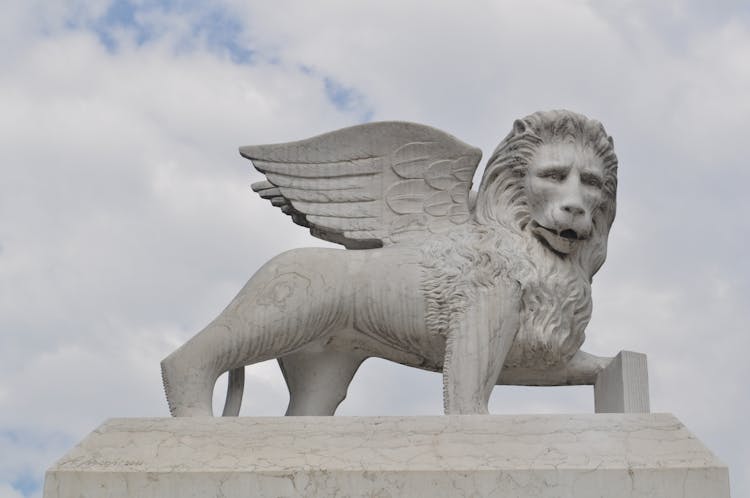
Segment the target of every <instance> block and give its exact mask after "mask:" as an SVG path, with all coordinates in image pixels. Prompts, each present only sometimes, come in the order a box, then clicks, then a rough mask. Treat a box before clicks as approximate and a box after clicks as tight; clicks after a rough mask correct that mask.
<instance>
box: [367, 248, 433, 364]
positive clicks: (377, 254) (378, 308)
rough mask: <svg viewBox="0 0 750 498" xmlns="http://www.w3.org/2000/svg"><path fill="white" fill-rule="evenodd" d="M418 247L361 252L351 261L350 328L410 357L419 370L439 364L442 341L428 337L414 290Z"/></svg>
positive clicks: (417, 276) (418, 295)
mask: <svg viewBox="0 0 750 498" xmlns="http://www.w3.org/2000/svg"><path fill="white" fill-rule="evenodd" d="M419 258H420V251H419V250H418V248H411V247H398V248H386V249H377V250H368V251H362V253H361V254H360V255H358V257H357V258H356V260H354V261H353V263H354V265H355V268H352V270H353V274H354V275H353V276H352V281H353V283H354V284H355V288H354V296H353V297H354V311H353V327H354V329H356V330H357V331H358V332H359V333H361V334H364V335H366V336H368V337H369V338H370V339H372V340H374V341H376V342H379V343H381V344H383V345H384V346H386V348H392V349H395V350H397V351H401V352H405V353H409V354H411V355H416V356H418V357H419V358H420V359H419V360H418V361H421V363H423V365H415V366H423V367H425V368H430V365H432V366H433V368H436V367H438V366H439V365H440V364H442V357H443V353H444V350H445V340H444V338H443V337H441V336H439V335H435V334H428V332H427V328H426V326H425V320H424V318H425V309H426V305H425V300H424V296H423V294H422V291H421V290H420V284H421V267H420V264H419Z"/></svg>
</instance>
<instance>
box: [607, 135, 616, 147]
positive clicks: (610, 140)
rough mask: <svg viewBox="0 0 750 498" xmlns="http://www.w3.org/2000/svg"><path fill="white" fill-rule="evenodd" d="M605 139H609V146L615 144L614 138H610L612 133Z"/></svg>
mask: <svg viewBox="0 0 750 498" xmlns="http://www.w3.org/2000/svg"><path fill="white" fill-rule="evenodd" d="M607 140H609V146H610V147H614V146H615V139H614V138H612V135H610V136H608V137H607Z"/></svg>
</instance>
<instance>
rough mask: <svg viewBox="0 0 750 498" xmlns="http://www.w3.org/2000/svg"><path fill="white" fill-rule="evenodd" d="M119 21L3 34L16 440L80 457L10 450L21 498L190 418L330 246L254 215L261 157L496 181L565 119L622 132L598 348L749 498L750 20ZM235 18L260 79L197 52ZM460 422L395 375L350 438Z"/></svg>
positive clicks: (4, 352) (370, 371)
mask: <svg viewBox="0 0 750 498" xmlns="http://www.w3.org/2000/svg"><path fill="white" fill-rule="evenodd" d="M108 5H109V3H108V2H105V1H101V2H84V1H78V2H35V3H33V2H26V3H22V2H15V3H12V4H11V5H10V6H8V8H7V9H6V10H4V15H3V17H2V19H0V43H2V44H3V45H4V46H6V45H7V46H9V47H13V50H12V51H2V52H0V108H2V109H3V112H2V113H0V149H2V151H3V164H2V165H0V172H1V175H2V179H3V181H2V182H0V328H1V330H2V333H1V334H0V358H2V361H1V362H0V431H2V430H7V431H16V432H18V433H19V434H25V435H26V436H24V437H26V438H27V439H29V440H31V439H33V438H32V437H31V436H28V435H29V434H33V435H35V437H40V435H41V436H44V437H50V438H52V439H53V440H54V441H55V443H54V444H50V445H47V446H43V447H42V446H38V445H35V444H33V443H28V444H26V445H25V446H24V443H23V441H22V442H20V443H12V444H11V443H8V442H7V441H5V442H2V441H0V443H1V444H3V445H4V447H3V448H0V450H3V451H0V454H6V453H7V454H10V451H12V453H13V455H14V456H15V460H14V462H13V465H12V466H8V467H7V468H8V469H10V470H8V471H6V472H5V473H0V496H4V495H3V494H2V493H5V494H6V495H7V494H9V496H16V495H13V494H10V493H15V491H13V490H12V488H11V487H9V484H2V483H3V482H5V483H9V482H12V481H13V479H14V476H17V475H20V474H22V473H29V472H34V473H37V474H38V475H41V471H42V470H43V469H44V468H46V467H47V466H48V465H49V464H50V463H51V462H52V460H54V459H55V458H57V457H59V456H60V454H61V453H62V452H63V451H64V450H65V449H66V447H67V446H68V445H69V444H70V441H75V440H77V439H80V437H82V436H83V435H84V434H85V433H86V432H88V431H89V430H90V429H92V428H93V426H95V425H96V424H98V423H99V422H100V421H102V420H103V419H104V418H106V417H112V416H146V415H164V414H166V405H165V403H164V401H163V399H162V393H161V386H160V383H159V368H158V362H159V360H160V359H161V358H162V357H163V356H164V355H166V354H167V353H169V352H170V351H171V350H172V349H174V348H175V347H176V346H177V345H178V344H179V343H181V342H183V341H184V340H186V339H187V338H188V337H189V336H191V335H192V334H193V333H195V332H196V331H197V330H199V329H200V328H201V327H202V326H203V325H205V324H206V323H207V322H208V321H209V320H210V319H211V318H213V316H214V315H215V314H216V313H217V312H218V311H219V310H221V309H222V307H223V306H224V305H225V304H226V303H227V302H228V301H229V299H230V298H231V297H232V296H233V294H234V293H235V292H236V291H237V289H239V288H240V286H241V285H242V284H243V283H244V281H245V280H246V279H247V278H248V277H249V276H250V275H251V274H252V272H253V271H255V270H256V269H257V268H258V267H259V266H260V264H262V263H263V262H264V261H265V260H267V259H268V258H270V257H271V256H273V255H274V254H276V253H278V252H280V251H281V250H283V249H286V248H290V247H298V246H304V245H311V244H318V243H319V242H317V241H315V240H314V239H311V238H310V237H309V236H307V235H306V234H305V233H304V231H303V230H301V229H300V228H298V227H295V226H294V225H292V224H291V223H290V222H289V221H287V219H286V218H285V217H283V216H281V215H280V214H279V213H278V212H276V210H275V209H274V208H272V207H271V206H269V205H268V204H267V203H266V202H265V201H261V200H260V199H257V198H256V197H255V195H254V194H253V193H252V192H251V191H250V190H249V184H250V183H251V182H252V181H254V179H257V176H251V174H250V172H249V171H250V165H249V164H248V163H247V162H246V161H244V160H242V159H241V158H240V157H239V156H238V154H237V150H236V149H237V146H239V145H243V144H251V143H266V142H278V141H287V140H294V139H299V138H303V137H307V136H310V135H313V134H316V133H320V132H323V131H327V130H330V129H334V128H337V127H341V126H345V125H349V124H353V123H355V122H358V121H359V120H361V119H362V117H363V116H366V115H368V114H369V113H372V115H373V116H374V118H375V119H406V120H414V121H420V122H425V123H428V124H431V125H434V126H437V127H439V128H443V129H445V130H446V131H449V132H451V133H453V134H455V135H457V136H458V137H459V138H462V139H464V140H466V141H468V142H469V143H473V144H475V145H478V146H481V147H482V148H483V149H484V151H485V155H487V154H488V153H489V152H490V150H491V149H492V148H493V147H494V146H495V144H496V142H497V141H498V140H499V139H500V138H501V137H502V136H504V134H505V133H506V132H507V130H508V129H509V127H510V124H511V122H512V120H513V119H514V118H516V117H519V116H521V115H524V114H527V113H530V112H532V111H535V110H537V109H544V108H551V107H569V108H572V109H574V110H579V111H582V112H585V113H587V114H589V115H591V116H593V117H597V118H599V119H601V120H602V121H603V122H604V123H605V125H606V126H607V129H608V130H609V132H610V133H612V134H613V135H614V137H615V144H616V147H617V150H618V154H619V156H620V161H621V166H620V190H619V199H618V202H619V205H618V219H617V221H616V222H615V226H614V229H613V232H612V237H611V240H610V254H609V261H608V262H607V264H606V265H605V266H604V268H603V270H602V272H601V273H600V274H599V275H597V277H596V279H595V284H594V300H595V312H594V313H595V314H594V318H593V320H592V323H591V325H590V327H589V330H588V337H589V339H588V341H587V344H586V348H587V349H589V350H591V351H593V352H596V353H600V354H612V353H614V352H616V351H617V350H619V349H634V350H638V351H643V352H646V353H648V354H649V360H650V367H651V370H650V374H651V387H652V405H653V406H654V408H655V409H658V410H663V411H671V412H674V413H676V414H677V416H678V417H679V418H681V419H682V420H683V421H685V422H686V423H687V424H688V426H689V428H690V429H692V430H693V431H694V432H696V433H697V435H698V436H699V437H700V438H702V439H703V440H704V441H705V442H706V443H707V445H708V446H709V447H710V448H712V449H713V450H714V451H716V452H717V453H718V454H719V456H720V457H721V458H723V459H724V460H725V461H727V462H728V463H729V464H730V466H731V473H732V479H733V484H732V485H733V491H734V493H735V495H737V496H739V495H742V494H743V493H742V491H743V490H750V481H748V479H747V477H745V475H746V474H747V472H743V471H745V470H747V469H748V462H750V454H748V450H747V449H745V448H744V447H743V441H744V440H746V439H747V437H748V436H749V434H748V433H747V431H746V430H745V429H744V421H743V420H741V418H740V417H741V414H743V413H745V412H746V411H747V409H748V408H750V406H748V398H747V394H746V389H745V388H744V387H743V386H742V384H741V382H740V380H741V379H743V378H746V377H747V376H748V375H750V366H748V365H747V362H746V361H744V354H745V352H746V351H747V350H748V347H750V340H749V339H748V338H747V334H746V333H745V328H746V324H747V323H748V320H749V319H750V316H749V315H750V313H749V312H748V311H747V310H746V309H745V308H746V306H744V303H746V302H747V300H748V293H749V292H750V288H748V287H749V284H750V279H748V276H749V275H750V271H749V270H750V265H749V264H748V263H747V261H746V258H745V257H744V252H745V246H746V242H747V237H748V234H750V225H749V224H748V221H747V218H746V217H745V216H743V215H744V214H745V213H746V212H747V201H746V197H747V196H746V191H745V189H746V187H745V185H747V184H748V180H749V179H750V178H748V174H747V169H746V164H745V163H746V161H745V159H744V158H745V155H746V154H745V151H744V147H743V145H744V135H743V134H745V133H746V130H747V129H750V96H748V94H747V88H750V66H748V65H747V63H746V62H745V60H746V54H747V53H749V52H750V30H749V29H748V23H747V19H746V18H744V17H732V16H731V15H729V14H725V15H723V16H722V15H720V14H719V13H717V12H715V9H713V10H712V12H711V13H708V14H705V15H704V12H702V11H701V9H702V7H701V6H700V5H696V4H694V3H687V2H678V1H675V2H671V3H669V4H668V5H666V6H658V7H657V6H653V4H652V3H651V2H640V1H638V2H635V1H628V2H584V1H571V2H566V3H559V2H541V1H532V2H529V1H523V2H521V1H504V2H473V3H463V4H460V3H455V2H432V3H429V4H426V3H424V2H416V1H401V2H392V3H389V2H385V3H384V2H377V3H375V2H373V3H367V2H358V3H353V2H336V1H326V2H314V3H312V2H297V1H292V0H284V1H283V2H275V3H273V4H270V3H263V2H250V3H247V2H236V1H233V0H227V1H226V2H222V3H221V4H212V5H210V6H200V7H194V8H192V9H191V8H190V7H188V6H184V7H181V8H179V9H178V8H175V9H172V10H169V9H166V8H160V7H158V6H156V7H155V6H153V5H151V6H149V7H146V6H145V4H144V5H143V6H141V7H140V10H138V11H137V12H136V19H137V22H139V23H140V24H141V25H142V26H146V27H147V28H148V30H149V33H150V34H151V37H150V38H149V39H148V40H146V41H145V42H144V41H143V40H139V39H138V36H137V32H136V30H134V29H132V26H129V25H128V24H127V23H125V24H122V23H121V24H120V25H119V26H117V27H113V26H106V25H102V22H101V18H102V15H104V13H105V12H106V11H107V7H108ZM222 6H224V8H226V9H227V10H226V11H225V12H224V14H223V15H224V17H225V18H227V19H229V20H231V21H233V22H236V25H237V26H235V28H236V33H235V32H234V31H233V32H232V33H230V34H228V35H227V36H230V35H231V36H232V37H235V36H236V38H233V40H234V42H235V43H236V44H238V45H241V46H243V47H245V48H247V49H249V50H250V51H251V52H252V54H253V55H252V56H250V59H251V60H252V61H253V62H252V64H238V63H236V62H234V61H233V59H232V50H231V47H230V48H227V47H226V46H225V47H223V48H222V46H220V44H219V45H218V46H217V44H216V42H214V41H212V39H211V36H212V35H211V32H210V31H206V30H203V31H201V30H198V34H197V35H195V36H194V37H192V38H191V33H192V32H193V28H194V26H195V23H196V22H199V21H200V19H202V16H204V15H205V13H206V12H208V11H210V10H211V9H212V8H213V9H215V10H216V9H220V8H221V7H222ZM730 7H731V5H730V4H726V5H724V8H725V9H729V8H730ZM704 10H705V9H704ZM542 11H543V12H544V13H545V15H544V17H543V18H542V17H541V16H540V15H539V12H542ZM704 18H705V19H704ZM72 21H74V22H72ZM70 26H74V28H71V27H70ZM93 28H96V29H98V30H100V31H101V30H102V29H105V30H107V34H108V36H110V37H112V40H114V42H115V44H116V49H111V48H107V46H105V44H103V43H102V41H101V39H100V38H99V35H97V34H96V32H95V30H94V29H93ZM206 29H208V28H206ZM11 52H12V55H13V57H10V54H11ZM326 80H328V84H329V88H328V91H330V90H331V88H330V87H331V86H333V87H335V88H339V89H343V91H344V93H343V94H342V95H343V96H344V97H346V95H347V93H346V92H347V91H350V92H351V96H352V98H351V101H350V103H351V106H350V107H349V108H347V106H346V105H338V106H337V105H336V103H334V102H332V101H331V100H330V98H329V96H327V89H326ZM250 372H251V373H250V376H249V379H248V388H247V395H246V402H245V407H244V408H243V413H246V414H274V413H277V414H280V413H281V412H283V410H284V405H285V403H286V394H285V393H284V384H283V379H281V376H280V374H279V373H278V370H277V369H276V367H275V364H274V362H269V363H265V364H262V365H260V366H256V367H254V368H252V369H250ZM738 379H739V380H738ZM217 391H221V387H219V388H218V389H217ZM219 397H220V395H219V393H218V392H217V403H220V401H218V398H219ZM441 406H442V400H441V385H440V376H439V375H437V374H430V373H427V372H414V371H412V370H409V369H406V368H405V367H399V366H388V365H387V364H386V363H385V362H382V361H379V360H370V361H368V362H367V363H365V365H364V366H363V367H362V369H361V371H360V372H359V374H358V376H357V378H356V379H355V381H354V383H353V385H352V389H351V394H350V397H349V399H347V401H345V403H344V404H343V405H342V408H341V413H346V414H365V413H382V414H385V413H391V414H393V413H439V412H440V409H441ZM492 408H493V410H494V411H497V412H505V411H512V412H519V411H571V410H572V411H589V410H590V408H591V394H590V390H588V389H586V388H578V389H573V390H565V389H558V390H547V389H543V390H524V389H520V390H519V389H515V390H514V389H503V390H498V392H497V393H495V394H494V395H493V401H492ZM742 431H745V432H742ZM50 434H57V435H58V436H50ZM60 434H63V436H59V435H60ZM66 438H70V441H68V440H67V439H66ZM5 448H8V449H9V451H8V452H6V451H4V449H5ZM0 463H5V462H2V461H0ZM0 467H3V465H0ZM2 486H4V487H2ZM738 493H739V494H738Z"/></svg>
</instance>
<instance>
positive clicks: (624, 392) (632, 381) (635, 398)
mask: <svg viewBox="0 0 750 498" xmlns="http://www.w3.org/2000/svg"><path fill="white" fill-rule="evenodd" d="M594 411H596V413H648V412H649V411H650V407H649V395H648V368H647V366H646V355H645V354H641V353H634V352H632V351H621V352H620V354H618V355H617V356H615V358H614V359H613V360H612V361H611V362H610V363H609V364H608V365H607V367H606V368H605V369H604V370H602V371H601V372H600V373H599V375H598V376H597V377H596V383H595V384H594Z"/></svg>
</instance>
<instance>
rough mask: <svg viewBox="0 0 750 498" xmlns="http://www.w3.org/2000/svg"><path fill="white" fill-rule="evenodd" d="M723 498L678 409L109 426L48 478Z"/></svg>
mask: <svg viewBox="0 0 750 498" xmlns="http://www.w3.org/2000/svg"><path fill="white" fill-rule="evenodd" d="M100 496H107V497H112V498H115V497H136V496H137V497H140V498H168V497H169V498H171V497H180V498H187V497H209V496H211V497H213V496H216V497H219V496H220V497H225V498H230V497H243V498H246V497H266V496H268V497H303V496H304V497H308V496H325V497H328V496H336V497H349V496H351V497H354V496H363V497H364V496H367V497H377V498H386V497H398V496H405V497H421V496H430V497H456V496H498V497H499V496H502V497H519V498H520V497H534V498H537V497H544V498H552V497H555V498H567V497H570V498H573V497H575V498H603V497H613V498H614V497H617V498H622V497H638V498H647V497H648V498H671V497H675V498H676V497H680V498H708V497H711V498H724V497H729V478H728V470H727V467H726V466H725V465H724V464H723V463H721V462H720V461H719V460H718V459H717V458H716V457H715V456H714V455H713V454H712V453H711V452H710V451H709V450H708V449H706V447H705V446H703V444H701V442H700V441H699V440H697V439H696V438H695V436H693V435H692V434H691V433H690V432H689V431H688V430H687V429H686V428H685V426H684V425H682V424H681V423H680V422H679V421H678V420H677V419H676V418H675V417H674V416H672V415H669V414H592V415H487V416H484V415H480V416H435V417H278V418H275V417H262V418H255V417H253V418H250V417H248V418H150V419H112V420H109V421H107V422H105V423H104V424H103V425H102V426H101V427H99V428H98V429H97V430H95V431H94V432H93V433H92V434H90V435H89V436H88V437H86V438H85V439H84V440H83V441H82V442H81V443H80V444H79V445H78V446H77V447H75V448H74V449H73V450H71V451H70V452H69V453H68V454H67V455H65V456H64V457H63V458H62V459H61V460H60V461H59V462H57V464H55V465H54V466H53V467H52V468H51V469H50V470H49V471H48V472H47V475H46V480H45V486H44V497H45V498H72V497H76V498H79V497H100Z"/></svg>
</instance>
